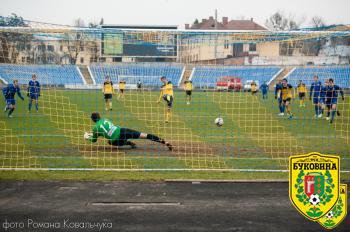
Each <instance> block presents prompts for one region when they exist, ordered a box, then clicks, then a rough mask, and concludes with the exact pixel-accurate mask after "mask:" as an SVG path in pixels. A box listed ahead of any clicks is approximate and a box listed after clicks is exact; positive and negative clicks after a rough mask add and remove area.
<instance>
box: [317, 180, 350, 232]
mask: <svg viewBox="0 0 350 232" xmlns="http://www.w3.org/2000/svg"><path fill="white" fill-rule="evenodd" d="M339 192H340V193H339V199H338V201H337V203H336V204H335V206H334V207H333V208H332V209H331V211H329V212H328V213H327V214H326V215H325V216H323V217H321V218H320V219H319V220H318V223H320V224H321V225H322V226H323V227H324V228H326V229H333V228H335V227H336V226H337V225H339V224H340V223H341V222H342V221H343V220H344V218H345V217H346V214H347V211H348V208H347V203H348V199H347V185H346V184H340V188H339Z"/></svg>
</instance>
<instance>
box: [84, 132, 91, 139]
mask: <svg viewBox="0 0 350 232" xmlns="http://www.w3.org/2000/svg"><path fill="white" fill-rule="evenodd" d="M91 137H92V133H91V132H85V133H84V139H89V138H91Z"/></svg>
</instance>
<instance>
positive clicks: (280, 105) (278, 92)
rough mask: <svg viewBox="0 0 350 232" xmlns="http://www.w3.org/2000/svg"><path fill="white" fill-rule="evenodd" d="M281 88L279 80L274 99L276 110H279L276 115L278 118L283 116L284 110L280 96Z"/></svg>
mask: <svg viewBox="0 0 350 232" xmlns="http://www.w3.org/2000/svg"><path fill="white" fill-rule="evenodd" d="M282 88H283V85H282V81H281V80H279V81H278V82H277V84H276V86H275V99H277V100H278V108H279V110H280V113H279V114H278V115H279V116H283V115H284V108H285V107H284V104H283V101H282V95H281V91H282Z"/></svg>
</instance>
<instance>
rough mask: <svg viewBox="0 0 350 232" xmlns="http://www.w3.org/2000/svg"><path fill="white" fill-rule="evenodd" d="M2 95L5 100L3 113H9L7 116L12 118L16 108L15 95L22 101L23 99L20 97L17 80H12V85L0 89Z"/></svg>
mask: <svg viewBox="0 0 350 232" xmlns="http://www.w3.org/2000/svg"><path fill="white" fill-rule="evenodd" d="M2 93H3V95H4V97H5V100H6V108H5V112H6V111H9V112H8V114H7V116H8V117H9V118H12V113H13V111H14V110H15V108H16V100H15V95H16V93H17V95H18V97H19V98H21V99H22V101H24V98H23V97H22V95H21V90H20V88H19V86H18V80H13V84H9V85H8V86H7V87H5V88H3V89H2Z"/></svg>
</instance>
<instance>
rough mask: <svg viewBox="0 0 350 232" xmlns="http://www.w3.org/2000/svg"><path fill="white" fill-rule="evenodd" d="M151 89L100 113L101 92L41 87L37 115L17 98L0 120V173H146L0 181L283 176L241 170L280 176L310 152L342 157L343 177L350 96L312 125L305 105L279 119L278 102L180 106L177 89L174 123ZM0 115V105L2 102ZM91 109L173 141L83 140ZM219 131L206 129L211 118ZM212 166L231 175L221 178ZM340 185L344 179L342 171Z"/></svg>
mask: <svg viewBox="0 0 350 232" xmlns="http://www.w3.org/2000/svg"><path fill="white" fill-rule="evenodd" d="M157 99H158V92H152V91H145V92H141V93H140V92H134V91H128V92H126V95H125V98H124V99H121V100H117V99H116V97H114V99H113V111H111V112H108V113H105V110H104V101H103V96H102V93H101V91H100V90H90V91H84V90H79V91H78V90H74V91H73V90H45V91H44V92H43V96H42V97H41V99H40V109H39V112H38V113H36V112H34V110H33V113H31V114H30V113H28V110H27V104H28V99H25V101H24V102H22V101H21V100H17V103H18V104H17V109H16V111H15V113H14V118H10V119H9V118H7V117H6V115H5V114H4V113H3V114H1V117H0V125H1V127H2V128H1V130H0V136H1V137H2V142H1V146H2V148H1V149H0V166H1V167H3V168H62V169H71V168H93V169H119V170H120V169H126V170H128V169H138V170H147V171H146V172H142V171H137V172H136V171H135V172H129V171H125V172H111V171H106V170H104V171H75V172H74V171H57V170H56V171H53V170H50V171H0V179H6V178H16V179H21V178H23V179H41V178H43V179H50V178H52V179H56V178H57V179H101V180H109V179H136V180H142V179H173V178H176V179H177V178H206V179H208V178H209V179H211V178H212V179H232V178H235V179H237V178H238V179H281V178H282V179H285V178H287V173H281V172H268V171H266V172H258V173H256V172H245V171H242V170H246V169H249V170H252V171H253V170H286V169H287V167H288V166H287V165H288V157H289V156H290V155H293V154H304V153H308V152H312V151H317V152H320V153H324V154H338V155H340V156H341V170H350V168H349V167H350V154H349V151H350V139H349V137H350V121H349V120H350V107H349V105H350V104H349V103H350V101H349V99H348V98H346V101H340V104H339V109H340V111H341V113H342V115H341V116H340V117H338V118H336V121H335V123H334V124H332V125H330V124H329V122H328V121H326V120H325V119H314V118H313V114H314V113H313V106H312V105H311V102H309V101H307V107H306V108H299V106H298V100H295V101H293V103H292V106H293V112H294V114H295V119H293V120H288V119H287V118H286V117H280V116H277V113H278V108H277V102H276V100H275V99H274V98H273V96H272V94H270V96H269V99H268V100H262V99H261V98H260V96H258V97H253V96H251V94H250V93H226V92H194V94H193V101H192V103H191V105H186V101H185V94H184V92H175V102H174V108H173V115H172V119H171V121H170V123H169V124H165V123H164V112H165V105H164V104H163V103H161V104H159V105H158V104H157V103H156V101H157ZM0 106H1V107H2V109H3V108H4V106H5V105H4V102H2V103H1V105H0ZM92 111H99V112H101V113H102V114H103V116H104V117H106V118H109V119H111V120H112V121H113V122H114V123H115V124H118V125H120V126H122V127H128V128H133V129H137V130H140V131H144V132H149V133H154V134H157V135H159V136H161V137H164V138H165V139H166V140H169V141H171V142H172V143H173V145H174V147H175V149H174V151H173V152H170V151H168V150H167V149H166V147H164V146H161V145H159V144H154V143H151V142H148V141H136V143H137V145H138V148H137V149H133V150H131V149H129V148H128V147H125V148H124V147H123V148H120V149H117V148H111V147H110V146H109V145H108V144H107V143H106V141H103V139H100V140H99V142H98V144H90V143H89V142H86V141H84V140H83V133H84V131H88V130H90V129H91V128H92V122H91V120H89V116H90V114H91V112H92ZM219 116H221V117H222V118H223V119H224V125H223V126H222V127H217V126H216V125H215V124H214V120H215V118H216V117H219ZM157 169H169V170H171V169H172V170H186V169H215V170H216V171H151V170H157ZM217 169H224V170H230V169H239V170H241V172H228V171H226V172H220V171H217ZM341 176H342V178H347V179H348V178H349V176H350V175H349V173H343V174H342V175H341Z"/></svg>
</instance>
